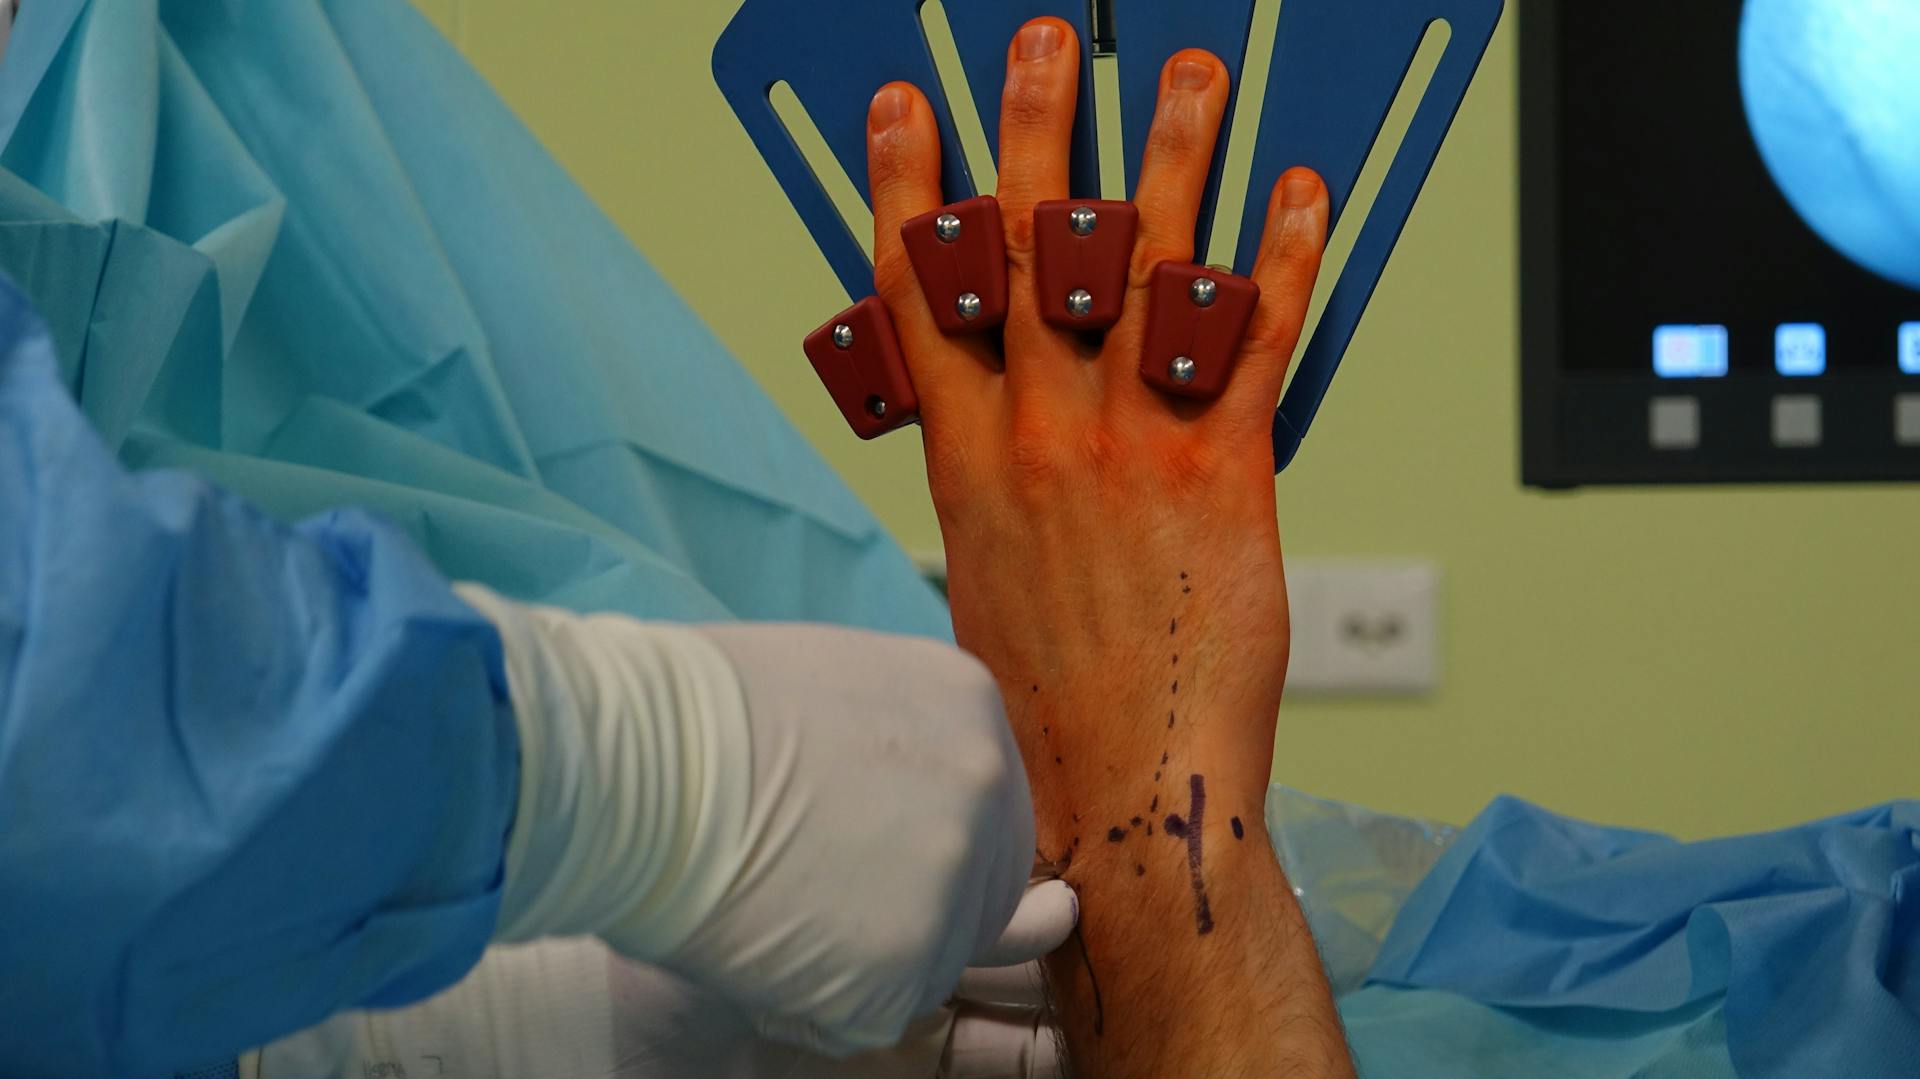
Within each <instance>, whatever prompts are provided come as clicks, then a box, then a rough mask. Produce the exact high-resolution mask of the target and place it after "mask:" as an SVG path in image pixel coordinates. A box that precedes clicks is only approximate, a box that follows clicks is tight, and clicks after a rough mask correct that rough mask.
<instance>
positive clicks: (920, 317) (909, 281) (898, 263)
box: [867, 82, 994, 415]
mask: <svg viewBox="0 0 1920 1079" xmlns="http://www.w3.org/2000/svg"><path fill="white" fill-rule="evenodd" d="M867 172H868V180H869V184H870V186H871V188H872V191H873V230H874V237H873V279H874V287H875V288H876V289H877V290H878V291H879V293H880V298H881V299H882V300H884V301H886V304H887V310H888V311H889V312H890V313H891V314H892V315H893V324H894V328H895V329H896V330H898V331H899V334H900V345H901V348H902V349H903V350H904V351H905V352H906V359H907V369H908V371H909V372H911V373H912V375H913V385H914V389H915V390H917V391H918V393H919V395H920V410H921V413H922V414H923V415H932V414H934V413H936V412H938V411H941V410H942V409H947V408H951V407H955V406H957V405H960V404H961V403H963V402H964V401H965V399H966V397H967V388H968V385H969V383H972V384H978V383H979V382H981V381H983V380H984V379H985V378H986V377H988V374H989V372H990V371H991V368H992V365H993V362H994V361H993V357H992V355H991V353H990V352H989V351H988V349H987V346H985V345H983V344H981V343H980V342H978V341H974V340H950V339H948V338H947V337H946V336H945V335H943V334H942V333H941V332H940V328H939V326H938V325H936V324H935V323H934V321H933V311H932V309H931V308H929V307H928V306H927V298H926V295H925V294H924V293H922V292H921V290H920V279H919V278H918V277H916V276H914V272H913V263H912V261H911V260H910V259H908V257H907V245H906V241H905V240H903V239H901V236H900V226H901V225H903V224H905V223H906V222H907V221H909V220H911V219H912V218H915V217H918V216H920V215H921V214H924V213H926V212H928V211H929V210H934V209H937V208H939V207H940V206H942V205H945V200H944V199H943V198H942V196H941V192H940V130H939V126H938V124H937V123H936V121H935V119H934V113H933V106H932V105H930V104H928V102H927V99H926V95H924V94H922V93H921V92H920V91H919V89H918V88H916V87H914V86H912V85H911V84H908V83H904V82H894V83H888V84H887V85H886V86H883V87H881V88H880V92H879V93H878V94H875V95H874V98H873V103H872V105H870V106H869V107H868V109H867Z"/></svg>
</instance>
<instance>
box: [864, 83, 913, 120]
mask: <svg viewBox="0 0 1920 1079" xmlns="http://www.w3.org/2000/svg"><path fill="white" fill-rule="evenodd" d="M912 111H913V97H912V95H910V94H908V93H907V89H906V87H904V86H887V87H883V88H882V89H881V90H880V92H879V93H878V94H875V95H874V97H873V108H872V110H871V111H870V112H869V113H868V116H869V118H870V119H871V121H872V123H873V127H874V130H876V131H885V130H887V129H888V128H890V127H893V126H894V125H896V124H898V123H899V122H900V121H902V120H904V119H906V118H907V113H909V112H912Z"/></svg>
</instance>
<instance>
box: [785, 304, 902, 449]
mask: <svg viewBox="0 0 1920 1079" xmlns="http://www.w3.org/2000/svg"><path fill="white" fill-rule="evenodd" d="M806 349H807V359H808V360H810V361H812V363H813V370H814V373H815V374H818V375H819V376H820V381H821V382H822V383H824V384H825V385H826V387H827V392H828V393H829V394H831V395H832V396H833V403H834V404H836V405H839V406H840V414H841V415H843V416H845V417H846V418H847V425H848V426H850V427H852V428H853V433H854V434H856V435H859V436H860V437H861V438H879V437H880V436H881V435H884V434H886V433H888V432H889V431H896V430H898V429H900V428H902V427H905V426H906V425H907V424H910V423H912V422H913V421H915V420H917V419H919V418H920V398H919V395H918V394H915V393H914V392H913V379H912V378H910V377H908V375H907V361H906V357H905V356H904V355H903V354H902V353H901V351H900V338H899V336H898V335H897V334H895V333H894V332H893V319H892V317H891V316H889V315H888V314H887V305H886V304H883V303H881V302H880V298H879V297H878V296H869V297H867V298H866V299H864V300H861V301H860V302H859V303H857V304H854V305H853V306H852V307H849V308H847V309H846V310H845V311H842V312H840V313H839V314H838V315H836V316H834V318H833V319H832V321H830V322H828V323H827V324H826V325H824V326H822V327H820V328H819V329H817V330H815V331H813V332H812V333H810V334H808V335H807V343H806Z"/></svg>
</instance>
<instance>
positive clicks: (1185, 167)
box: [1131, 49, 1229, 290]
mask: <svg viewBox="0 0 1920 1079" xmlns="http://www.w3.org/2000/svg"><path fill="white" fill-rule="evenodd" d="M1228 84H1229V76H1228V74H1227V69H1226V65H1224V64H1222V63H1221V62H1220V60H1219V59H1218V58H1217V57H1215V56H1214V55H1213V54H1212V53H1210V52H1207V51H1205V50H1203V49H1185V50H1182V51H1180V52H1177V53H1175V54H1174V55H1173V57H1172V58H1171V59H1169V60H1168V61H1167V65H1166V67H1165V68H1164V69H1163V70H1162V71H1161V73H1160V105H1159V110H1158V111H1157V112H1156V113H1155V114H1154V117H1153V128H1152V131H1151V132H1150V133H1149V134H1148V136H1147V147H1146V153H1145V156H1144V157H1143V158H1142V159H1141V162H1140V184H1139V186H1138V188H1136V189H1135V191H1134V196H1133V201H1134V204H1135V205H1137V206H1138V207H1139V208H1140V234H1139V240H1138V242H1136V243H1135V245H1134V259H1133V268H1132V278H1131V284H1132V286H1133V288H1135V289H1136V290H1137V289H1142V288H1145V287H1146V284H1147V278H1148V275H1149V274H1151V273H1152V271H1153V268H1154V267H1155V266H1157V265H1159V264H1160V263H1162V262H1165V261H1168V260H1173V261H1177V262H1192V261H1193V259H1194V250H1193V243H1194V237H1193V234H1194V228H1195V226H1196V223H1197V222H1198V221H1199V219H1200V203H1201V200H1202V199H1203V198H1204V197H1205V194H1206V189H1207V175H1208V173H1209V172H1211V171H1212V169H1213V147H1214V144H1215V142H1217V141H1218V139H1219V137H1220V121H1221V118H1222V117H1224V116H1225V115H1226V111H1227V94H1228V90H1229V85H1228Z"/></svg>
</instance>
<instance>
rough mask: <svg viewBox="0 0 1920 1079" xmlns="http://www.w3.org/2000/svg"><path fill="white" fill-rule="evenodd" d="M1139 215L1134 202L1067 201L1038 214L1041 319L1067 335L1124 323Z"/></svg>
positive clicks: (1036, 237) (1036, 240) (1035, 233)
mask: <svg viewBox="0 0 1920 1079" xmlns="http://www.w3.org/2000/svg"><path fill="white" fill-rule="evenodd" d="M1139 223H1140V211H1139V210H1136V209H1134V207H1133V204H1132V203H1130V202H1088V201H1086V200H1077V199H1063V200H1060V201H1057V202H1043V203H1041V204H1040V205H1038V206H1035V207H1034V208H1033V240H1034V246H1035V248H1036V259H1035V262H1036V265H1035V268H1034V277H1035V278H1036V280H1037V283H1038V286H1039V289H1040V317H1041V318H1043V319H1046V320H1047V322H1048V323H1050V324H1052V325H1054V326H1058V327H1060V328H1061V329H1065V330H1104V329H1107V328H1108V327H1110V326H1112V325H1113V324H1114V323H1116V322H1118V321H1120V311H1121V309H1122V307H1123V306H1124V301H1125V299H1126V294H1127V266H1128V264H1129V263H1130V262H1131V261H1132V259H1133V236H1134V231H1135V229H1136V227H1137V226H1138V225H1139Z"/></svg>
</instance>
